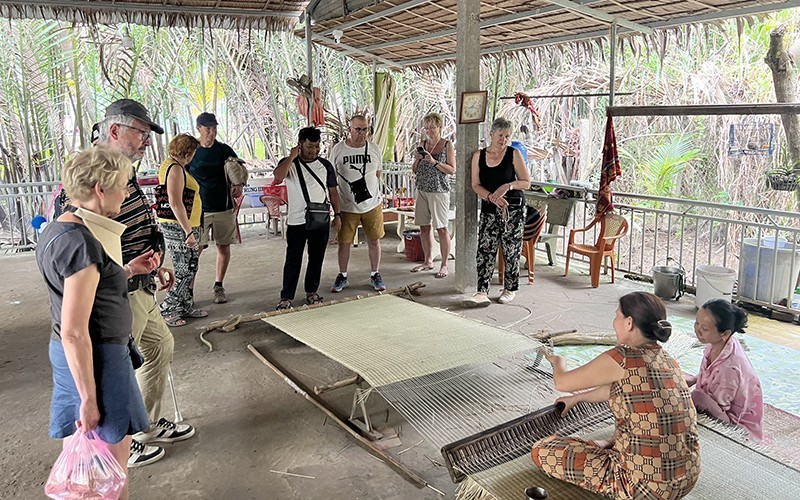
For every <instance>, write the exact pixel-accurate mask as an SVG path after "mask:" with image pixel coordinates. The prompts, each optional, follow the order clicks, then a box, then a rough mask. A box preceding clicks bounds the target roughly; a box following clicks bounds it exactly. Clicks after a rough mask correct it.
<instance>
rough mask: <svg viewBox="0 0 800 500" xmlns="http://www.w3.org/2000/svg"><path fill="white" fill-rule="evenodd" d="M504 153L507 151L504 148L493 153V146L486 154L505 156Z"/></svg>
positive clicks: (487, 149)
mask: <svg viewBox="0 0 800 500" xmlns="http://www.w3.org/2000/svg"><path fill="white" fill-rule="evenodd" d="M504 151H505V148H502V149H500V150H498V151H492V147H491V146H489V147H488V148H486V152H487V153H489V154H490V155H495V156H499V155H501V154H503V152H504Z"/></svg>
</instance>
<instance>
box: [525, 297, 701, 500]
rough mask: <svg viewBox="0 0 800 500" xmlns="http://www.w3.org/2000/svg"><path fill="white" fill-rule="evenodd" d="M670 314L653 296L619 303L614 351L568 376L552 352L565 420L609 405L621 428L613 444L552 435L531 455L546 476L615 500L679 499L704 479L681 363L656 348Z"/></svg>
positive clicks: (669, 328) (663, 338)
mask: <svg viewBox="0 0 800 500" xmlns="http://www.w3.org/2000/svg"><path fill="white" fill-rule="evenodd" d="M666 317H667V311H666V308H665V307H664V304H663V303H662V302H661V300H660V299H659V298H658V297H656V296H655V295H653V294H651V293H646V292H633V293H629V294H627V295H624V296H622V297H621V298H620V299H619V307H618V308H617V313H616V317H615V318H614V323H613V324H614V331H615V332H616V334H617V345H616V346H615V347H614V348H613V349H610V350H608V351H606V352H604V353H602V354H600V355H599V356H597V357H596V358H595V359H594V360H592V361H590V362H589V363H587V364H585V365H583V366H581V367H579V368H575V369H574V370H567V368H566V363H565V362H564V359H563V358H561V357H560V356H555V355H553V354H552V353H549V354H547V356H546V358H547V360H548V361H549V362H550V363H551V364H552V365H553V380H554V382H555V385H556V389H557V390H559V391H562V392H571V393H573V395H571V396H566V397H562V398H559V399H558V400H557V401H559V402H563V403H564V404H565V405H566V408H565V409H564V411H563V412H564V413H566V412H568V411H569V410H570V408H572V407H573V406H575V405H576V404H578V403H581V402H592V403H600V402H604V401H608V405H609V407H610V408H611V413H613V415H614V417H615V421H616V429H615V432H614V437H613V439H612V440H611V441H610V442H606V441H590V440H584V439H576V438H570V437H562V436H555V435H554V436H550V437H547V438H545V439H542V440H540V441H538V442H537V443H536V444H534V445H533V450H532V451H531V456H532V458H533V461H534V463H535V464H536V465H537V466H538V467H540V468H541V469H542V470H543V471H544V473H545V474H547V475H549V476H553V477H555V478H557V479H561V480H562V481H567V482H569V483H572V484H576V485H578V486H580V487H581V488H584V489H587V490H590V491H593V492H595V493H599V494H601V495H606V496H611V497H614V498H617V499H640V498H648V499H653V500H662V499H663V500H667V499H677V498H682V497H684V496H685V495H687V494H688V493H689V491H691V489H692V488H693V487H694V485H695V483H696V482H697V478H698V477H699V476H700V445H699V442H698V434H697V412H696V411H695V408H694V404H692V397H691V393H690V391H689V387H688V385H687V384H686V381H685V380H684V379H683V374H682V373H681V371H680V369H679V368H678V363H677V362H675V360H673V359H672V358H671V357H670V356H669V354H667V353H666V352H665V351H664V350H663V349H662V348H661V346H660V345H659V342H666V341H667V340H668V339H669V337H670V335H671V334H672V326H671V325H670V324H669V322H668V321H666Z"/></svg>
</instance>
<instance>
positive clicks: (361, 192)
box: [339, 142, 372, 204]
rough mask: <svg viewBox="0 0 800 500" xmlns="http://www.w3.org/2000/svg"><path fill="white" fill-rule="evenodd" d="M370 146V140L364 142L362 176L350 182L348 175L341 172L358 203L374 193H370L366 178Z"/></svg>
mask: <svg viewBox="0 0 800 500" xmlns="http://www.w3.org/2000/svg"><path fill="white" fill-rule="evenodd" d="M368 148H369V142H367V143H366V144H364V162H363V164H362V165H361V170H359V171H358V172H359V173H360V174H361V177H359V178H358V179H356V180H354V181H352V182H350V181H349V180H347V177H345V176H343V175H342V174H341V173H339V175H340V176H341V177H342V179H344V180H345V182H347V184H348V185H349V186H350V191H351V192H352V193H353V199H354V200H355V202H356V204H359V203H362V202H364V201H367V200H368V199H370V198H372V194H370V192H369V189H368V188H367V178H366V175H367V157H368V155H369V149H368Z"/></svg>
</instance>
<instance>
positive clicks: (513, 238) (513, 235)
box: [477, 206, 525, 292]
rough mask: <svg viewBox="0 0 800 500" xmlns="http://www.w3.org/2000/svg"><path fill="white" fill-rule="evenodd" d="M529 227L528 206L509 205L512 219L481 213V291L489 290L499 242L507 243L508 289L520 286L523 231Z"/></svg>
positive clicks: (479, 234) (479, 256)
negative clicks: (527, 223)
mask: <svg viewBox="0 0 800 500" xmlns="http://www.w3.org/2000/svg"><path fill="white" fill-rule="evenodd" d="M524 228H525V206H520V207H508V218H507V219H506V220H503V217H502V215H501V214H500V213H494V214H489V213H485V212H481V220H480V223H479V225H478V256H477V261H478V291H479V292H488V291H489V282H490V281H491V279H492V274H493V273H494V265H495V262H497V245H498V244H500V245H502V246H503V256H504V257H505V263H506V273H505V278H504V280H503V282H504V286H505V289H506V290H511V291H516V290H518V289H519V256H520V253H522V230H523V229H524Z"/></svg>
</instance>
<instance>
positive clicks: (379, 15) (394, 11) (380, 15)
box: [319, 0, 431, 36]
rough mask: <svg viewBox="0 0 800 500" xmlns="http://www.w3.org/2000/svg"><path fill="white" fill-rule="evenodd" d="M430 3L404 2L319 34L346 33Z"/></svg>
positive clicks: (421, 1)
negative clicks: (347, 30)
mask: <svg viewBox="0 0 800 500" xmlns="http://www.w3.org/2000/svg"><path fill="white" fill-rule="evenodd" d="M430 1H431V0H410V1H408V2H404V3H401V4H399V5H395V6H394V7H390V8H388V9H385V10H382V11H380V12H375V13H372V14H370V15H368V16H364V17H362V18H359V19H354V20H352V21H348V22H346V23H342V24H339V25H336V26H335V27H333V28H330V29H326V30H324V31H322V32H320V33H319V34H320V35H322V36H327V35H330V34H331V33H333V30H335V29H336V30H342V31H344V30H346V29H350V28H354V27H356V26H360V25H362V24H367V23H371V22H372V21H377V20H378V19H384V18H388V17H389V16H391V15H394V14H397V13H399V12H403V11H404V10H409V9H413V8H414V7H416V6H417V5H422V4H424V3H429V2H430Z"/></svg>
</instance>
